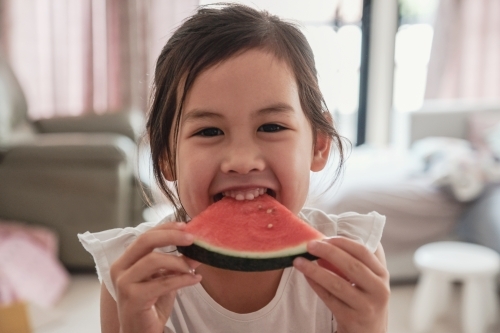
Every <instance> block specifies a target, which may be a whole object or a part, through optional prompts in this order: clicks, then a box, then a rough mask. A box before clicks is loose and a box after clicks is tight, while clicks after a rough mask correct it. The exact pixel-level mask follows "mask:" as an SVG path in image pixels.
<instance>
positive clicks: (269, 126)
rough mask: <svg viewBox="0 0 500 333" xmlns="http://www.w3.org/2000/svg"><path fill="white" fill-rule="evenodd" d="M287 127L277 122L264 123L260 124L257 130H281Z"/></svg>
mask: <svg viewBox="0 0 500 333" xmlns="http://www.w3.org/2000/svg"><path fill="white" fill-rule="evenodd" d="M284 129H286V128H285V127H283V126H281V125H277V124H264V125H262V126H260V127H259V128H258V129H257V131H258V132H279V131H282V130H284Z"/></svg>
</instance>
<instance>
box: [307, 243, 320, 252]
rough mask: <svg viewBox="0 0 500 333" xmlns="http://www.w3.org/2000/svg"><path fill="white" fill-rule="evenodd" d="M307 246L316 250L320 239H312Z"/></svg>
mask: <svg viewBox="0 0 500 333" xmlns="http://www.w3.org/2000/svg"><path fill="white" fill-rule="evenodd" d="M307 246H308V247H309V248H310V249H311V250H314V249H315V248H317V247H318V241H310V242H309V243H308V244H307Z"/></svg>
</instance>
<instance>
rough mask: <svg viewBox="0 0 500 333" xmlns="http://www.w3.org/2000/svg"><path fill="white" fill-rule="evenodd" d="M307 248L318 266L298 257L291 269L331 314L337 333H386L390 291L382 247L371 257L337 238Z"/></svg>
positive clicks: (313, 243) (363, 249)
mask: <svg viewBox="0 0 500 333" xmlns="http://www.w3.org/2000/svg"><path fill="white" fill-rule="evenodd" d="M307 249H308V251H309V253H311V254H313V255H315V256H317V257H319V258H321V259H318V263H315V262H311V261H308V260H306V259H304V258H297V259H295V262H294V266H295V268H297V269H298V270H299V271H301V272H302V273H303V274H304V275H305V277H306V279H307V281H308V282H309V284H310V285H311V287H312V289H313V290H314V291H315V292H316V293H317V294H318V296H319V297H320V298H321V299H322V300H323V302H325V304H326V306H328V308H329V309H330V310H331V311H332V313H333V314H334V316H335V318H336V320H337V324H338V329H337V332H339V333H354V332H355V333H362V332H367V333H382V332H386V331H387V315H388V303H389V295H390V288H389V272H388V271H387V268H386V264H385V257H384V253H383V250H382V246H381V245H379V247H378V249H377V251H376V252H375V254H373V253H371V252H370V251H369V250H368V249H367V248H366V247H365V246H363V245H361V244H359V243H357V242H354V241H352V240H350V239H347V238H340V237H339V238H331V239H327V240H323V241H314V242H311V243H309V244H308V248H307ZM332 266H333V267H332ZM333 272H335V273H333Z"/></svg>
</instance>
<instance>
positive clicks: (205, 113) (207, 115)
mask: <svg viewBox="0 0 500 333" xmlns="http://www.w3.org/2000/svg"><path fill="white" fill-rule="evenodd" d="M293 112H294V108H293V107H291V106H290V105H288V104H286V103H275V104H271V105H269V106H266V107H264V108H262V109H259V110H257V111H256V112H255V116H261V115H268V114H289V113H293ZM221 118H223V116H222V115H221V114H219V113H217V112H215V111H213V110H210V109H193V110H190V111H188V112H186V113H185V117H184V122H192V121H196V120H201V119H221Z"/></svg>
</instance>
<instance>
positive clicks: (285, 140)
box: [167, 50, 330, 217]
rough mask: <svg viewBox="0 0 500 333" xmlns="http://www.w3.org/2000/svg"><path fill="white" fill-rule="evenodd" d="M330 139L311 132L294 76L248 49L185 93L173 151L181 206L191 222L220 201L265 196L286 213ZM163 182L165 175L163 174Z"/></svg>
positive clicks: (300, 200)
mask: <svg viewBox="0 0 500 333" xmlns="http://www.w3.org/2000/svg"><path fill="white" fill-rule="evenodd" d="M329 148H330V140H329V139H328V138H326V137H325V136H322V135H318V136H317V144H316V147H313V132H312V129H311V126H310V124H309V122H308V120H307V119H306V117H305V115H304V112H303V110H302V107H301V104H300V99H299V95H298V89H297V84H296V82H295V77H294V75H293V73H292V71H291V70H290V68H289V66H288V65H287V64H286V63H285V62H284V61H281V60H279V59H278V58H276V57H275V56H274V55H272V54H271V53H268V52H265V51H262V50H249V51H245V52H244V53H241V54H239V55H236V56H234V57H232V58H230V59H228V60H226V61H224V62H222V63H220V64H218V65H215V66H213V67H210V68H209V69H207V70H205V71H204V72H202V73H201V74H200V75H199V76H198V77H197V78H196V80H195V81H194V84H193V86H192V88H191V89H190V91H189V92H188V94H187V95H186V99H185V104H184V111H183V114H182V116H181V122H180V128H179V138H178V146H177V154H178V155H177V165H176V167H177V170H176V171H177V175H178V179H177V180H178V188H179V195H180V200H181V202H182V204H183V206H184V209H185V210H186V212H187V214H188V215H189V216H191V217H194V216H196V215H198V214H199V213H200V212H202V211H203V210H204V209H205V208H207V207H208V206H209V205H210V204H212V203H213V202H215V201H217V200H219V199H220V198H222V196H223V195H232V196H238V195H239V196H238V197H239V198H241V197H242V196H243V197H247V198H251V197H252V196H257V195H259V194H260V193H262V192H263V191H267V192H268V193H269V194H271V195H272V196H274V197H275V198H276V199H277V200H278V201H279V202H281V203H282V204H283V205H285V206H286V207H287V208H288V209H290V210H291V211H292V212H293V213H295V214H298V213H299V211H300V209H301V208H302V206H303V204H304V202H305V200H306V196H307V193H308V187H309V174H310V172H309V171H310V170H313V171H319V170H321V169H322V168H323V167H324V165H325V163H326V160H327V158H328V152H329ZM167 178H168V176H167Z"/></svg>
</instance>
